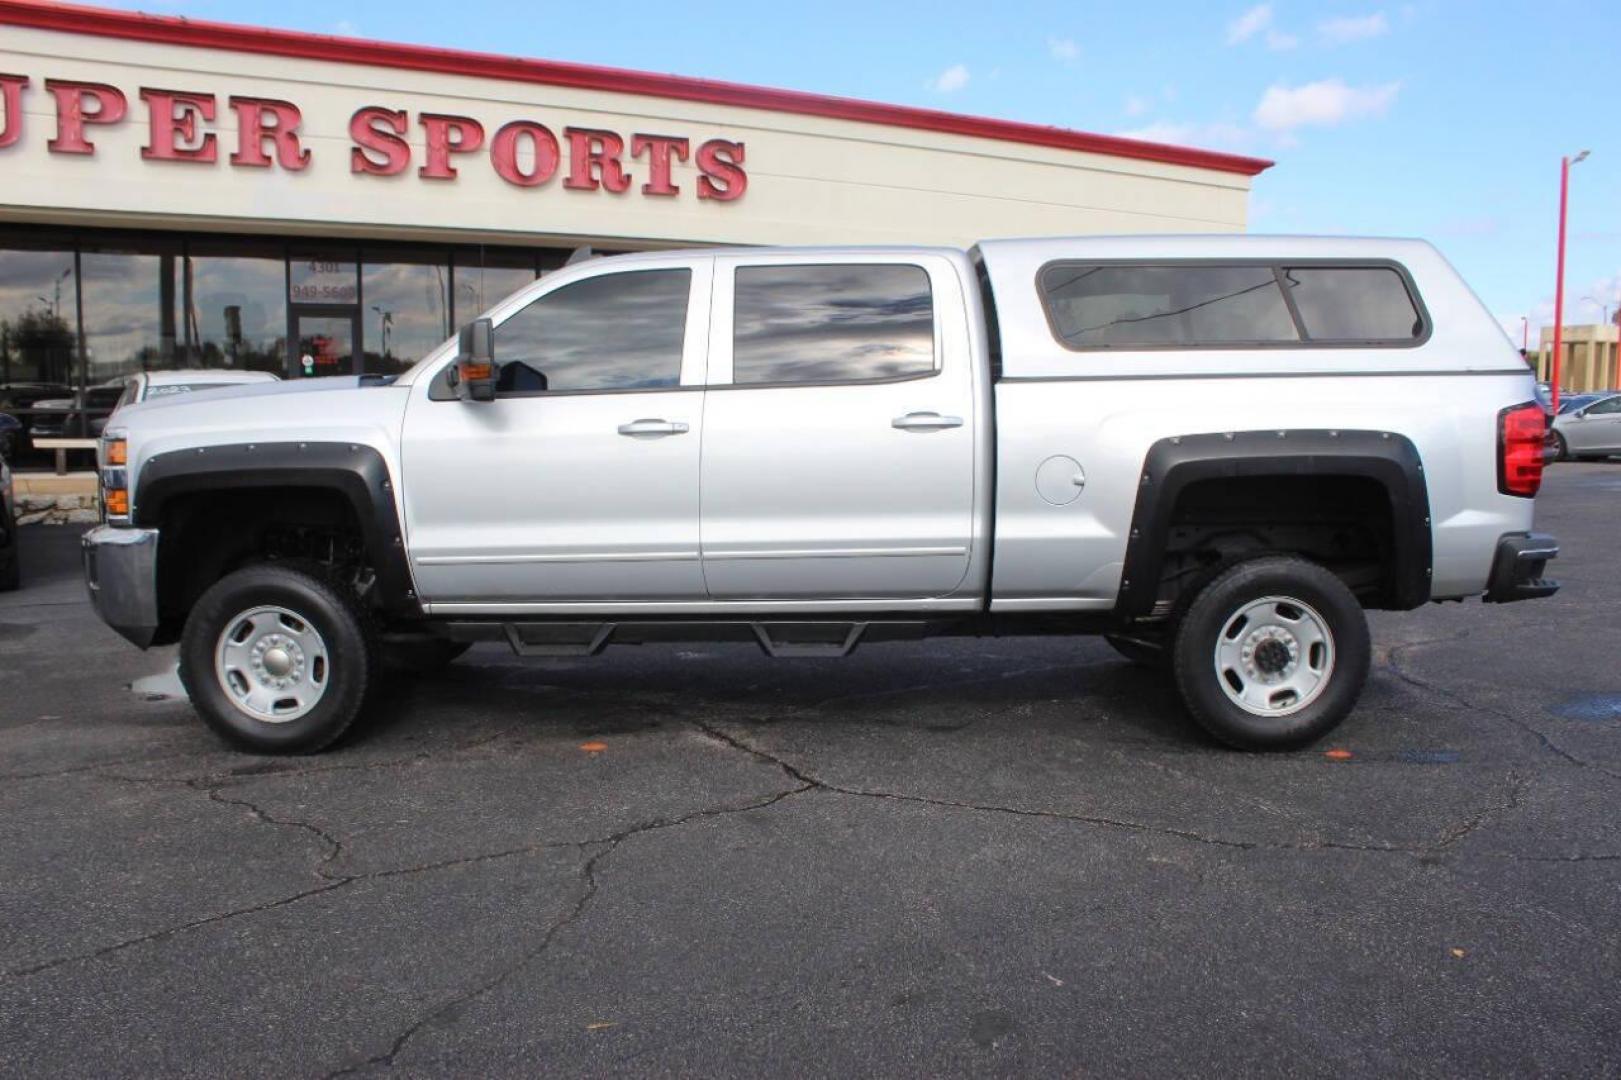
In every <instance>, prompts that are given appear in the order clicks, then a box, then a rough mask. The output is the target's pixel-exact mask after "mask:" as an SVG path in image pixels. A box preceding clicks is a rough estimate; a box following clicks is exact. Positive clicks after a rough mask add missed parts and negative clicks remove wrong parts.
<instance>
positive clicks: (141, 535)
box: [84, 236, 1557, 752]
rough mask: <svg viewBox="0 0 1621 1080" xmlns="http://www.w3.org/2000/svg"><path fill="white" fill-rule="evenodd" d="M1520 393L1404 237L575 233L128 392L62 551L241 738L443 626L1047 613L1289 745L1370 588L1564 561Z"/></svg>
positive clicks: (883, 622) (1467, 583)
mask: <svg viewBox="0 0 1621 1080" xmlns="http://www.w3.org/2000/svg"><path fill="white" fill-rule="evenodd" d="M1533 389H1534V387H1533V382H1532V376H1531V374H1530V372H1529V371H1527V369H1526V366H1525V364H1524V363H1523V362H1522V361H1521V360H1520V358H1519V357H1518V356H1517V355H1516V353H1515V351H1514V349H1513V348H1512V347H1511V345H1510V344H1509V342H1508V341H1507V340H1506V338H1505V337H1504V335H1503V333H1502V331H1501V330H1500V329H1499V328H1498V326H1497V324H1496V322H1495V321H1494V320H1493V319H1492V317H1491V316H1490V315H1489V314H1488V313H1487V312H1486V311H1485V310H1484V309H1483V308H1482V306H1481V304H1480V302H1479V301H1478V300H1477V299H1476V298H1475V296H1474V295H1473V294H1472V293H1471V292H1470V291H1469V289H1468V287H1467V286H1466V285H1465V284H1464V283H1463V282H1462V281H1461V280H1460V279H1459V277H1458V275H1457V273H1456V272H1454V271H1453V270H1452V268H1451V267H1450V266H1448V264H1447V263H1446V261H1445V260H1444V259H1442V257H1441V256H1440V255H1439V254H1438V253H1437V252H1436V251H1435V250H1434V249H1433V248H1431V247H1430V246H1429V245H1427V244H1425V243H1422V242H1418V241H1409V240H1368V239H1325V238H1307V237H1293V238H1266V237H1243V236H1197V237H1190V236H1181V237H1174V236H1152V237H1112V238H1080V239H1043V240H1003V241H994V242H986V243H982V244H980V245H978V246H977V247H975V248H973V249H972V250H969V251H966V252H965V251H959V250H954V249H932V248H890V249H875V248H821V249H748V250H704V251H683V252H657V253H648V254H640V255H630V256H620V257H614V258H604V259H598V260H593V261H587V262H583V263H578V264H575V265H572V266H569V267H566V268H564V269H563V270H560V271H558V272H556V273H553V274H551V275H549V276H547V277H545V278H543V279H542V280H540V281H537V282H536V283H535V284H533V285H531V286H529V287H527V288H525V289H523V290H521V291H520V292H518V293H515V294H514V295H512V296H511V297H508V298H507V299H506V300H504V301H502V302H501V303H500V304H498V305H496V306H495V307H494V308H493V309H491V310H490V311H489V312H488V314H487V315H486V317H484V318H481V319H479V320H477V321H475V322H473V323H470V324H469V325H468V326H466V327H464V328H463V329H462V332H461V334H460V335H459V336H458V338H457V340H455V341H452V342H447V343H446V344H445V345H444V346H443V347H442V348H440V349H439V350H438V351H437V352H435V353H434V354H433V355H431V356H429V357H428V358H426V359H425V360H423V361H422V362H421V363H419V364H417V365H416V366H415V367H413V368H412V369H411V370H409V371H407V372H406V373H405V374H403V375H401V376H399V377H398V378H394V379H384V378H373V377H364V376H363V377H358V378H353V377H351V378H326V379H312V380H304V381H301V382H294V383H289V384H280V385H265V386H256V387H250V388H245V389H240V390H233V391H211V392H206V393H199V394H194V395H188V396H186V397H183V398H175V399H171V400H168V401H154V402H149V403H145V404H140V405H135V406H132V407H129V408H127V409H124V410H122V411H121V412H120V413H119V414H118V418H117V423H116V424H115V425H113V426H112V428H111V429H110V430H108V431H107V432H106V433H105V438H104V441H103V445H102V450H101V463H102V484H103V489H104V490H103V495H104V502H105V504H106V508H107V521H106V524H105V525H104V526H103V527H101V528H97V529H96V530H94V531H93V532H91V533H89V534H88V535H87V536H86V537H85V541H84V555H85V573H86V576H87V580H88V584H89V588H90V593H91V596H92V598H93V599H94V602H95V604H96V606H97V608H98V609H99V611H100V613H101V616H102V617H103V618H104V619H105V620H106V621H107V622H108V623H109V624H110V625H111V626H112V627H113V628H114V629H116V630H117V631H118V632H119V633H121V634H123V635H124V636H125V637H126V638H128V639H129V640H130V641H132V642H134V643H135V644H136V645H138V646H141V647H143V648H144V647H147V646H150V645H153V644H162V643H173V642H179V645H180V673H181V677H182V678H183V680H184V681H185V684H186V686H187V688H188V690H189V692H190V695H191V700H192V702H193V703H194V705H195V707H196V709H197V711H198V712H199V713H200V714H201V716H202V717H203V719H204V720H205V721H206V722H207V723H208V724H209V725H210V726H211V727H213V728H214V729H215V730H216V731H217V732H219V733H220V734H221V735H223V736H224V737H225V738H227V739H229V740H230V741H232V742H233V743H236V744H238V745H240V746H243V747H247V748H250V749H254V750H260V751H285V752H309V751H315V750H319V749H321V748H322V747H325V746H327V745H329V744H330V743H331V742H332V741H333V740H334V739H336V738H338V737H339V736H340V735H341V734H342V733H343V732H344V730H345V729H346V728H348V727H349V725H350V723H351V722H352V721H353V720H354V719H355V717H356V715H357V714H358V713H359V712H360V710H361V709H362V708H363V706H364V705H365V702H366V698H367V694H368V690H369V688H370V687H371V686H372V685H373V683H374V682H375V681H376V680H377V679H379V678H380V677H381V676H382V673H383V672H384V671H385V670H396V671H397V670H400V669H401V668H404V669H405V670H410V669H412V668H416V669H420V668H423V667H426V666H430V665H436V664H444V663H448V662H450V661H452V660H454V659H455V658H456V656H458V655H459V654H460V653H461V652H463V651H464V650H465V649H466V648H467V647H468V645H469V644H471V643H473V642H477V641H498V642H505V643H507V644H508V645H510V646H511V648H512V649H513V650H515V651H516V652H518V653H520V654H525V655H560V654H591V653H596V652H598V651H600V650H601V649H603V648H604V647H605V646H607V645H609V644H611V643H623V642H648V641H667V640H680V639H711V640H715V639H740V640H751V641H755V642H758V644H759V645H760V647H761V648H763V649H764V650H765V651H766V652H768V653H769V654H771V655H773V656H781V657H806V656H817V657H819V656H839V655H843V654H846V653H848V652H850V650H852V649H854V648H855V647H856V646H857V645H858V644H860V643H862V642H871V641H880V640H893V639H899V638H917V637H924V636H930V635H942V634H956V635H993V634H995V635H1003V634H1007V635H1015V634H1052V633H1058V634H1102V635H1105V636H1106V637H1107V638H1108V639H1109V641H1110V642H1112V643H1113V644H1114V645H1115V647H1116V648H1117V649H1119V650H1120V651H1121V652H1122V653H1123V654H1124V655H1125V656H1127V657H1128V658H1130V659H1132V660H1134V661H1137V662H1140V663H1143V664H1151V665H1160V666H1163V668H1164V669H1165V670H1166V671H1167V672H1168V673H1169V674H1170V675H1171V676H1172V677H1173V678H1174V680H1175V683H1176V686H1177V688H1178V690H1179V692H1180V694H1181V697H1182V699H1183V701H1184V702H1185V704H1186V706H1187V709H1188V711H1189V712H1190V713H1191V714H1192V716H1193V717H1194V718H1195V719H1196V720H1197V721H1198V722H1199V723H1200V724H1201V725H1202V726H1203V727H1204V728H1206V729H1207V730H1208V731H1209V732H1210V733H1211V734H1213V735H1214V736H1216V737H1217V738H1219V739H1221V740H1223V741H1225V742H1227V743H1229V744H1231V745H1234V746H1239V747H1244V748H1250V749H1274V748H1286V747H1297V746H1301V745H1304V744H1306V743H1309V742H1311V741H1312V740H1315V739H1317V738H1319V737H1321V736H1322V735H1323V734H1324V733H1325V732H1327V731H1329V730H1330V729H1332V728H1333V727H1334V726H1335V725H1337V724H1338V723H1339V722H1340V721H1341V720H1342V719H1344V717H1345V716H1346V715H1347V714H1348V713H1349V712H1350V711H1351V709H1352V707H1353V706H1354V705H1355V703H1356V700H1357V697H1358V695H1359V694H1360V692H1361V689H1362V685H1363V683H1364V681H1365V679H1366V676H1367V672H1368V665H1369V654H1370V647H1369V640H1368V628H1367V622H1366V619H1365V617H1364V614H1363V612H1364V609H1369V608H1379V609H1395V610H1407V609H1411V608H1415V607H1417V606H1419V605H1421V604H1425V603H1428V602H1431V601H1440V600H1460V599H1464V598H1468V597H1480V596H1484V598H1485V599H1486V600H1488V601H1507V600H1520V599H1527V598H1531V597H1538V596H1546V595H1548V594H1550V593H1552V592H1553V591H1554V589H1555V588H1556V587H1557V586H1556V585H1555V584H1554V583H1552V582H1550V581H1547V580H1544V578H1543V571H1544V566H1545V564H1546V562H1547V561H1548V560H1549V559H1551V558H1553V557H1554V556H1555V555H1556V554H1557V546H1556V545H1555V543H1554V542H1553V541H1552V540H1551V539H1550V538H1549V537H1546V536H1540V535H1537V534H1535V533H1534V532H1533V531H1532V510H1533V497H1534V496H1535V495H1536V492H1537V488H1538V485H1539V484H1540V482H1541V470H1542V452H1543V437H1544V433H1545V427H1546V419H1545V416H1544V413H1543V410H1542V409H1541V407H1540V406H1538V405H1537V404H1536V403H1535V400H1534V394H1533Z"/></svg>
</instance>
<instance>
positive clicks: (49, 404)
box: [28, 379, 125, 439]
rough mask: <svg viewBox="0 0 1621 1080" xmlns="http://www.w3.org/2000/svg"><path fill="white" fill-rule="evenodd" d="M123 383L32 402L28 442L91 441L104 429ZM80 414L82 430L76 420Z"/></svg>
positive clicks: (108, 384) (116, 404) (103, 384)
mask: <svg viewBox="0 0 1621 1080" xmlns="http://www.w3.org/2000/svg"><path fill="white" fill-rule="evenodd" d="M124 386H125V380H123V379H113V380H110V381H108V382H104V383H101V384H99V385H97V386H92V387H89V388H88V389H86V390H85V391H84V393H83V395H82V396H81V395H80V394H74V395H73V396H72V397H62V398H46V399H44V400H43V401H38V402H35V404H34V409H33V414H34V415H33V422H32V423H31V424H29V425H28V437H29V438H30V439H62V438H67V439H76V438H79V437H81V436H83V437H85V438H93V437H95V436H97V435H100V434H101V429H102V428H103V427H105V426H106V425H107V417H109V416H111V415H112V412H113V409H115V408H116V407H117V406H118V401H119V398H121V397H122V396H123V394H124ZM81 414H83V416H84V426H83V427H81V426H80V421H79V417H80V415H81Z"/></svg>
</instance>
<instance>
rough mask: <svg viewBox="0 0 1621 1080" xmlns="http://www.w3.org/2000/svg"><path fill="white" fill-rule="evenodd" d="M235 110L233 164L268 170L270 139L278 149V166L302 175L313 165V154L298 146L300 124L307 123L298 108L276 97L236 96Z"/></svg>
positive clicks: (232, 106)
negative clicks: (266, 145) (311, 156)
mask: <svg viewBox="0 0 1621 1080" xmlns="http://www.w3.org/2000/svg"><path fill="white" fill-rule="evenodd" d="M231 108H232V109H234V110H236V128H237V140H236V153H234V154H232V155H231V164H232V165H247V166H250V167H251V168H255V169H268V168H269V167H270V164H271V161H270V155H269V154H267V153H265V140H267V139H268V140H269V141H270V142H271V143H272V144H273V145H274V146H275V148H276V164H278V165H280V166H281V167H282V168H284V169H286V170H287V171H288V172H302V171H303V170H304V169H305V168H307V167H308V166H309V163H310V152H309V151H308V150H305V149H304V148H303V147H301V146H300V145H299V144H298V125H299V124H301V123H303V121H304V114H303V113H301V112H299V111H298V106H297V105H294V104H293V103H292V102H290V101H276V100H275V99H273V98H250V97H233V98H231Z"/></svg>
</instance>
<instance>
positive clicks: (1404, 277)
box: [1033, 258, 1435, 353]
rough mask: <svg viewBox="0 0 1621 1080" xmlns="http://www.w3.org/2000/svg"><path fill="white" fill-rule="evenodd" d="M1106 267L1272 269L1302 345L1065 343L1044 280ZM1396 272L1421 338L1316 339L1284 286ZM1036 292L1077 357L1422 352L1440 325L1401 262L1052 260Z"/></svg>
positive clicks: (1051, 331) (1053, 331)
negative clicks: (1328, 276) (1298, 273)
mask: <svg viewBox="0 0 1621 1080" xmlns="http://www.w3.org/2000/svg"><path fill="white" fill-rule="evenodd" d="M1094 266H1097V267H1103V266H1129V267H1136V268H1141V269H1153V270H1158V269H1167V270H1175V269H1184V268H1199V267H1240V268H1250V267H1265V268H1268V269H1270V270H1271V271H1272V277H1273V280H1274V281H1276V282H1277V286H1278V291H1279V292H1280V293H1282V294H1283V304H1284V307H1285V309H1287V311H1288V312H1289V318H1290V319H1291V320H1292V321H1293V323H1294V327H1295V333H1296V334H1298V335H1299V340H1297V341H1199V342H1176V343H1165V344H1131V345H1110V344H1098V345H1077V344H1073V343H1071V342H1069V341H1067V340H1065V338H1064V335H1063V334H1062V333H1060V332H1059V327H1058V322H1057V320H1056V319H1055V318H1054V316H1053V309H1052V305H1051V304H1049V303H1048V297H1047V292H1046V290H1045V289H1044V288H1043V287H1042V279H1043V278H1044V277H1046V275H1047V272H1048V271H1049V270H1057V269H1064V268H1066V267H1094ZM1289 269H1301V270H1393V271H1395V273H1396V276H1397V278H1398V279H1400V281H1401V283H1402V288H1404V289H1405V290H1406V291H1407V299H1408V300H1409V301H1410V302H1411V303H1412V305H1413V310H1414V312H1416V313H1417V315H1418V318H1419V322H1420V325H1421V329H1420V332H1419V334H1418V335H1417V336H1416V337H1410V338H1321V339H1314V338H1312V337H1311V335H1309V334H1307V333H1306V324H1305V321H1304V320H1303V319H1302V318H1301V316H1300V309H1299V307H1298V306H1296V304H1295V299H1294V296H1293V295H1291V293H1290V291H1289V289H1288V287H1287V286H1286V285H1285V284H1284V281H1283V274H1284V271H1285V270H1289ZM1033 285H1034V288H1035V291H1036V302H1037V303H1038V304H1040V305H1041V313H1042V316H1043V317H1044V318H1045V319H1046V320H1047V333H1048V335H1049V336H1050V337H1051V338H1052V340H1053V342H1054V343H1056V344H1057V345H1058V346H1060V347H1061V348H1063V349H1064V350H1065V351H1066V352H1073V353H1109V352H1116V353H1120V352H1235V351H1242V352H1251V351H1256V350H1265V351H1273V352H1276V351H1291V350H1294V351H1298V350H1303V349H1312V350H1316V349H1416V348H1419V347H1420V346H1422V345H1424V344H1426V343H1427V342H1428V341H1429V340H1430V335H1431V334H1432V333H1433V332H1434V329H1435V324H1434V323H1433V322H1432V321H1431V319H1430V311H1429V308H1428V307H1426V306H1425V304H1424V298H1423V295H1422V294H1421V293H1420V292H1419V291H1418V286H1417V284H1416V283H1415V282H1414V281H1413V275H1412V273H1411V272H1410V271H1408V269H1407V267H1406V266H1405V265H1403V264H1402V263H1400V262H1398V261H1397V260H1395V259H1334V258H1307V259H1286V258H1240V259H1220V258H1197V259H1049V260H1048V261H1047V262H1044V263H1042V264H1041V265H1040V266H1039V267H1037V268H1036V274H1035V280H1034V282H1033Z"/></svg>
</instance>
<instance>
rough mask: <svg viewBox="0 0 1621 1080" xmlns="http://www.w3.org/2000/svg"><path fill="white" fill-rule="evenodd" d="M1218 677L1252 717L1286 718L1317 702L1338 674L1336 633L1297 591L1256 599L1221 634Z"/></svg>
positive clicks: (1229, 695) (1230, 618)
mask: <svg viewBox="0 0 1621 1080" xmlns="http://www.w3.org/2000/svg"><path fill="white" fill-rule="evenodd" d="M1214 659H1215V665H1216V681H1217V682H1218V683H1219V684H1221V689H1222V691H1223V692H1224V693H1225V694H1226V695H1227V700H1229V701H1231V702H1232V703H1233V704H1234V705H1237V706H1238V707H1239V708H1240V709H1243V710H1244V711H1245V712H1247V713H1249V714H1250V715H1252V716H1264V717H1283V716H1289V715H1292V714H1293V713H1297V712H1299V711H1300V710H1301V709H1304V708H1305V707H1306V706H1308V705H1310V704H1311V703H1312V702H1313V701H1316V700H1317V698H1318V697H1320V696H1321V695H1322V693H1323V690H1324V689H1326V688H1327V686H1328V683H1329V679H1330V677H1331V676H1332V675H1333V674H1334V634H1333V632H1332V631H1331V630H1329V628H1328V622H1327V620H1325V619H1324V618H1323V617H1322V615H1320V614H1318V612H1317V610H1316V609H1315V608H1313V607H1312V606H1311V605H1310V604H1307V603H1304V602H1302V601H1300V600H1296V599H1295V598H1294V597H1291V596H1268V597H1263V598H1262V599H1260V600H1252V601H1250V602H1249V603H1247V604H1245V605H1244V606H1243V607H1241V608H1239V609H1238V610H1237V611H1234V612H1233V613H1232V614H1231V615H1229V616H1228V617H1227V619H1226V620H1225V621H1224V622H1223V623H1222V626H1221V633H1220V634H1218V635H1217V636H1216V648H1215V657H1214Z"/></svg>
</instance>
